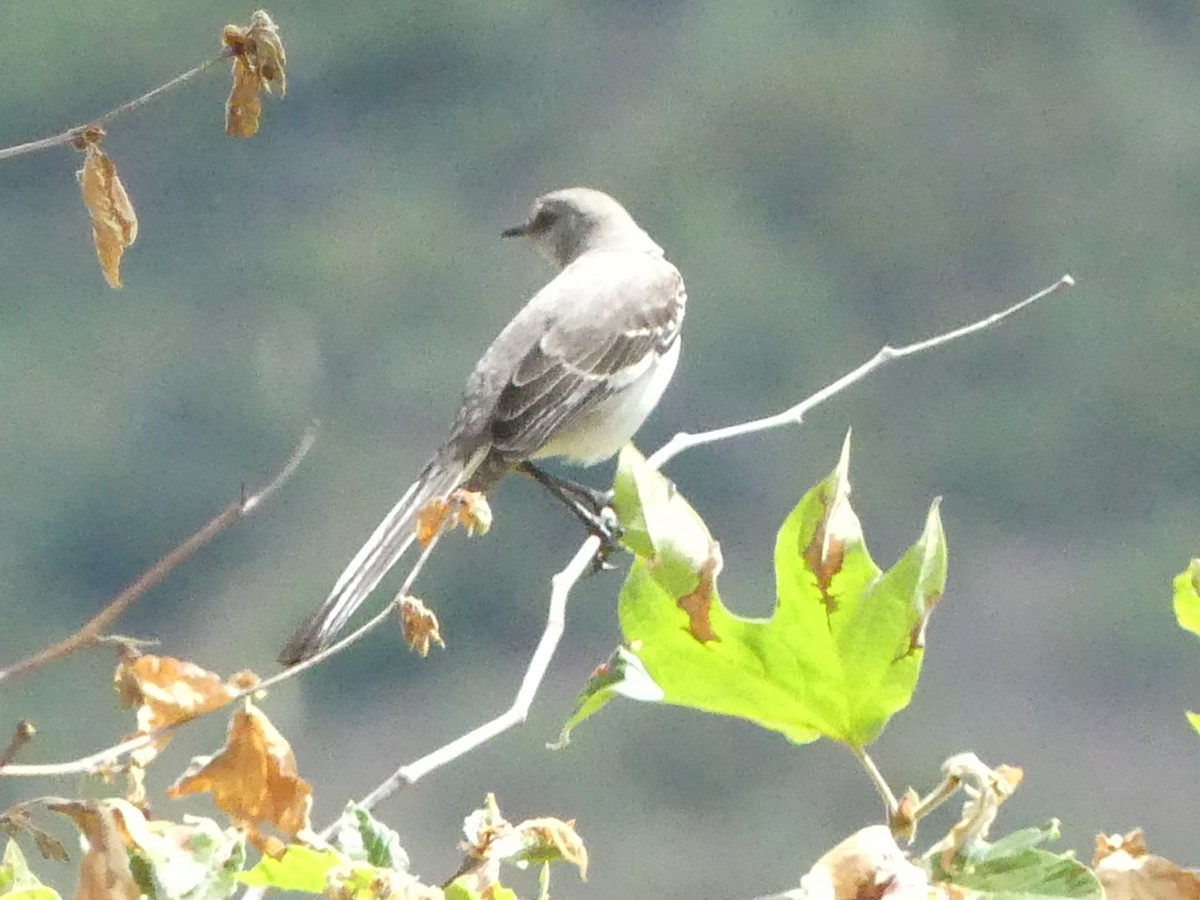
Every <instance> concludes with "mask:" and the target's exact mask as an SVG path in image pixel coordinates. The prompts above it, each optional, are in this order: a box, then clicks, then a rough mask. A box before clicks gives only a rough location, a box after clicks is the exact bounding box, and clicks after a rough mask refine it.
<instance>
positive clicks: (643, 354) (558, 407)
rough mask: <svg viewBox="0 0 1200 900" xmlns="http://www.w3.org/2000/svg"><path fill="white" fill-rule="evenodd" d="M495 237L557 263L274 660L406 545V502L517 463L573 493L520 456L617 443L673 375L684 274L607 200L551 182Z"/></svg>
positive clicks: (591, 452) (355, 598)
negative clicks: (520, 218) (426, 455)
mask: <svg viewBox="0 0 1200 900" xmlns="http://www.w3.org/2000/svg"><path fill="white" fill-rule="evenodd" d="M503 236H504V237H516V236H523V237H528V238H530V239H531V240H532V241H533V242H534V244H535V246H537V248H538V249H539V250H540V251H542V252H543V253H545V254H546V255H547V256H548V257H549V258H550V259H551V260H552V261H553V262H554V263H555V265H556V266H557V267H558V268H559V270H560V271H559V273H558V274H557V275H556V276H555V277H554V279H553V280H552V281H551V282H550V283H549V284H547V285H546V286H545V287H544V288H542V289H541V290H540V291H538V292H537V293H536V294H535V295H534V296H533V298H532V299H531V300H530V301H529V302H528V303H527V304H525V307H524V309H522V310H521V311H520V312H519V313H517V315H516V317H515V318H514V319H513V320H512V321H511V322H509V323H508V325H507V327H505V329H504V330H503V331H501V332H500V334H499V336H498V337H497V338H496V339H495V340H494V341H493V342H492V345H491V346H490V347H489V348H488V349H487V352H486V353H484V354H483V358H482V359H480V360H479V363H478V364H477V365H476V366H475V371H474V372H472V373H471V377H470V378H468V379H467V386H466V390H465V391H464V393H463V399H462V405H461V406H460V407H459V410H458V414H457V415H456V416H455V417H454V423H453V425H452V426H451V428H450V434H449V436H448V437H447V438H446V441H445V443H443V444H442V446H441V447H440V448H438V450H437V452H436V453H434V454H433V458H432V459H430V460H429V462H428V463H427V464H426V466H425V468H424V469H423V470H422V471H421V474H420V476H418V478H417V480H416V481H415V482H414V483H413V484H412V486H411V487H409V489H408V490H407V491H406V492H405V493H404V496H403V497H401V498H400V501H399V502H398V503H397V504H396V505H395V506H394V507H392V510H391V512H389V513H388V514H387V517H386V518H385V519H384V520H383V521H382V522H381V523H380V524H379V527H378V528H376V529H375V532H374V533H373V534H372V535H371V537H370V538H369V539H368V540H367V542H366V543H365V544H364V545H363V547H362V549H361V550H359V551H358V553H357V554H355V556H354V558H353V559H352V560H350V563H349V565H347V566H346V569H345V571H344V572H342V574H341V576H340V577H339V578H338V580H337V582H336V583H335V584H334V586H333V590H332V591H330V593H329V596H328V597H327V598H326V599H325V602H324V603H322V604H321V606H320V607H319V608H318V609H317V610H316V611H314V612H313V613H312V614H311V615H310V616H309V617H308V618H307V619H306V620H305V621H304V624H302V625H301V626H300V628H299V629H298V630H297V631H296V633H295V634H294V635H292V638H291V639H290V640H289V641H288V643H287V646H286V647H284V649H283V652H282V653H280V655H279V661H280V662H281V663H283V664H285V665H293V664H295V663H298V662H300V661H302V660H304V659H307V658H308V657H310V656H312V655H314V654H315V653H318V652H319V651H320V650H321V649H323V648H324V647H325V646H327V645H328V644H329V643H331V642H332V640H333V638H334V637H335V636H336V635H337V633H338V632H339V631H340V630H341V629H342V627H343V626H344V625H345V624H346V622H347V620H348V619H349V618H350V616H351V615H352V614H353V613H354V611H355V610H356V609H357V608H358V607H359V605H360V604H361V603H362V602H363V601H364V600H365V599H366V598H367V596H368V595H369V594H370V593H371V592H372V591H373V590H374V589H375V587H376V586H377V585H378V584H379V582H380V581H381V580H382V579H383V577H384V575H386V574H387V572H388V570H389V569H391V567H392V566H393V565H394V564H395V563H396V561H397V560H398V559H399V558H400V557H401V556H402V555H403V554H404V551H405V550H407V549H408V547H409V545H410V544H411V543H412V541H413V538H414V532H415V528H416V519H417V512H418V511H419V510H420V509H421V508H422V507H424V506H425V505H426V504H427V503H429V502H430V501H431V500H434V499H438V498H441V499H445V498H446V497H448V496H449V495H450V494H451V493H452V492H453V491H455V490H456V489H458V488H460V487H465V488H467V489H468V490H472V491H487V490H488V489H489V488H491V487H492V486H493V485H494V484H496V482H498V481H499V480H500V479H501V478H503V477H504V476H505V475H507V474H508V473H510V472H512V471H514V470H521V471H525V472H526V473H528V474H531V475H534V476H535V477H537V478H538V480H539V481H542V482H543V483H544V484H546V485H547V486H549V487H551V488H552V489H555V488H559V490H556V493H559V495H560V499H564V500H566V501H567V502H568V503H571V502H572V501H571V499H570V497H567V496H563V491H562V490H561V488H562V486H563V485H567V486H569V485H570V483H569V482H563V481H561V480H558V479H554V478H551V477H550V476H547V475H545V474H544V473H542V472H540V470H537V469H535V468H533V466H532V464H531V461H532V460H535V459H542V458H545V457H562V458H563V459H565V460H567V461H568V462H572V463H577V464H580V465H585V466H586V465H592V464H593V463H597V462H600V461H602V460H605V459H608V458H610V457H612V456H614V455H616V453H617V452H618V451H619V450H620V449H621V448H622V447H623V446H625V444H626V443H628V442H629V440H630V438H632V437H633V434H634V432H636V431H637V430H638V428H639V427H641V424H642V422H644V421H645V419H646V417H647V416H648V415H649V414H650V412H651V410H653V409H654V407H655V406H656V405H657V404H658V401H659V398H660V397H661V396H662V393H663V391H664V390H665V389H666V387H667V383H668V382H669V381H670V380H671V376H672V374H673V373H674V371H675V365H676V363H677V362H678V361H679V348H680V344H681V341H680V337H679V332H680V326H681V325H682V324H683V313H684V308H685V305H686V300H687V295H686V294H685V292H684V288H683V278H682V277H681V276H680V274H679V272H678V270H676V268H675V267H674V266H673V265H671V264H670V263H669V262H667V260H666V259H664V258H663V250H662V248H661V247H659V246H658V244H656V243H655V242H654V241H653V240H652V239H651V238H650V236H649V235H648V234H646V232H645V231H643V230H642V229H641V228H640V227H639V226H638V224H637V223H636V222H635V221H634V220H633V218H632V217H631V216H630V215H629V213H628V212H626V211H625V209H624V207H622V206H621V205H620V204H619V203H617V201H615V200H614V199H613V198H612V197H610V196H608V195H607V194H604V193H601V192H600V191H596V190H591V189H590V188H568V189H566V190H561V191H555V192H553V193H550V194H546V195H544V196H542V197H539V198H538V199H537V200H536V201H534V203H533V206H532V208H531V209H530V213H529V218H528V220H527V221H526V222H525V223H524V224H522V225H518V226H516V227H515V228H509V229H508V230H506V231H504V232H503ZM567 493H569V490H568V491H567ZM574 505H575V507H576V512H577V514H580V515H581V517H583V518H585V519H586V518H587V515H586V512H583V511H581V510H580V509H579V505H580V504H579V502H578V501H576V502H575V504H574Z"/></svg>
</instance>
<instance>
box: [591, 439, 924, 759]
mask: <svg viewBox="0 0 1200 900" xmlns="http://www.w3.org/2000/svg"><path fill="white" fill-rule="evenodd" d="M848 467H849V436H847V440H846V444H845V446H844V448H843V450H842V455H841V458H840V460H839V462H838V465H837V467H836V468H835V469H834V471H833V472H832V473H831V474H830V475H829V476H828V477H827V478H825V479H824V480H823V481H822V482H820V483H819V484H818V485H817V486H816V487H814V488H813V489H812V490H810V491H809V492H808V493H807V494H806V495H805V497H804V498H803V499H802V500H801V501H800V503H799V504H798V505H797V507H796V508H795V509H794V510H793V512H792V513H791V515H789V516H788V518H787V520H786V521H785V522H784V524H783V527H782V528H781V529H780V531H779V535H778V538H777V541H776V548H775V569H776V580H777V603H776V608H775V612H774V615H773V616H772V617H771V618H769V619H750V618H744V617H741V616H737V615H734V614H733V613H731V612H730V611H729V610H728V609H727V608H726V607H725V606H724V604H723V603H722V602H721V599H720V595H719V592H718V589H717V576H718V574H719V573H720V569H721V554H720V547H719V546H718V545H717V543H716V541H714V540H713V538H712V535H711V534H710V533H709V531H708V529H707V527H706V526H705V525H704V522H703V521H702V520H701V518H700V517H699V515H697V513H696V512H695V511H694V510H693V509H692V508H691V507H690V506H689V505H688V504H687V501H686V500H684V498H683V497H682V496H681V495H680V494H679V493H678V492H677V491H676V490H675V489H674V487H673V486H672V485H671V484H670V482H668V481H667V480H666V479H665V478H664V477H663V476H662V475H660V474H659V473H658V472H655V471H653V470H652V469H650V468H649V467H648V466H647V465H646V463H645V460H644V459H643V458H642V457H641V455H640V454H638V453H637V451H636V450H633V449H632V448H627V449H626V450H625V451H624V452H623V453H622V454H621V458H620V462H619V464H618V472H617V480H616V489H615V500H614V505H615V506H616V510H617V514H618V516H619V518H620V520H621V523H622V525H623V527H624V528H625V535H624V541H625V544H626V546H627V547H629V548H630V549H631V550H633V552H634V553H635V556H636V558H635V560H634V563H633V566H632V567H631V569H630V572H629V575H628V576H627V578H626V580H625V584H624V586H623V588H622V590H621V600H620V607H619V611H620V619H621V629H622V632H623V634H624V637H625V642H626V646H627V648H628V652H631V653H632V654H633V655H634V656H636V658H637V659H638V660H639V661H640V662H641V664H642V666H643V667H644V669H645V672H646V673H647V675H648V678H649V679H650V680H651V682H652V683H653V684H654V685H655V686H657V688H659V689H661V691H662V692H663V699H664V700H665V702H668V703H673V704H677V705H681V706H687V707H692V708H694V709H700V710H704V711H707V712H713V713H719V714H724V715H731V716H737V717H739V718H744V719H748V720H750V721H753V722H756V723H757V724H759V725H761V726H763V727H764V728H770V729H772V730H775V731H779V732H781V733H782V734H784V735H786V736H787V737H788V738H790V739H791V740H793V741H795V742H797V743H804V742H808V741H813V740H816V739H817V738H819V737H828V738H832V739H834V740H838V741H842V742H844V743H846V744H849V745H851V746H855V747H861V746H864V745H866V744H869V743H870V742H871V741H873V740H874V739H875V738H876V737H877V736H878V735H879V733H880V731H881V730H882V729H883V727H884V725H885V724H886V723H887V720H888V719H889V718H890V716H891V715H892V714H894V713H895V712H896V711H898V710H899V709H902V708H903V707H904V706H905V705H906V704H907V703H908V702H909V700H910V699H911V697H912V692H913V690H914V688H915V687H916V681H917V676H918V675H919V673H920V666H921V659H922V656H923V653H924V629H925V623H926V621H927V619H928V616H929V613H930V612H931V611H932V609H933V606H934V605H935V604H936V602H937V600H938V598H939V597H940V596H941V593H942V589H943V587H944V584H945V576H946V545H945V537H944V535H943V533H942V528H941V521H940V519H939V517H938V504H937V503H936V502H935V503H934V504H933V506H932V507H931V509H930V511H929V516H928V518H927V520H926V525H925V529H924V532H923V533H922V535H921V537H920V538H919V539H918V541H917V542H916V543H915V544H914V545H913V546H912V547H911V548H910V549H909V550H908V552H907V553H905V555H904V556H903V557H902V558H901V559H900V561H899V562H897V563H896V565H895V566H893V567H892V568H891V569H890V570H888V571H887V572H881V571H880V569H879V567H878V566H876V565H875V563H874V561H873V560H872V559H871V556H870V553H869V552H868V551H867V547H866V543H865V542H864V540H863V535H862V529H861V526H860V525H859V521H858V517H857V516H856V515H855V513H854V510H853V509H852V508H851V506H850V499H849V497H850V487H849V480H848ZM604 687H605V689H606V690H608V691H609V696H611V693H612V692H613V686H612V685H606V686H604ZM603 699H607V697H605V698H603ZM589 702H590V703H591V705H590V706H589V707H588V708H586V709H585V708H584V706H585V704H587V703H589ZM599 705H601V704H600V703H596V702H594V700H593V698H592V697H591V696H589V695H588V694H587V693H586V692H585V695H584V697H583V698H581V706H580V708H579V709H577V710H576V714H575V715H574V716H573V717H572V720H571V723H569V724H577V723H578V721H581V720H582V719H583V718H586V716H587V715H590V714H591V712H594V711H595V709H596V708H598V706H599Z"/></svg>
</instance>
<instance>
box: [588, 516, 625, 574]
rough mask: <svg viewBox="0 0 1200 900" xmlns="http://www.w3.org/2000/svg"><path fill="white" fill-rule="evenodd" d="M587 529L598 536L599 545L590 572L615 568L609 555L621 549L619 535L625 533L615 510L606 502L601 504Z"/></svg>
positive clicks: (594, 572)
mask: <svg viewBox="0 0 1200 900" xmlns="http://www.w3.org/2000/svg"><path fill="white" fill-rule="evenodd" d="M589 530H590V531H591V533H592V534H594V535H595V536H596V537H598V538H600V547H599V548H598V549H597V550H596V555H595V556H594V557H592V568H591V574H593V575H595V574H596V573H597V572H603V571H606V570H609V569H615V568H616V564H615V563H613V562H612V561H611V557H612V555H613V554H614V553H616V552H617V551H619V550H621V549H622V547H621V536H622V535H623V534H624V533H625V529H623V528H622V527H621V523H620V522H619V521H618V520H617V513H616V511H615V510H614V509H613V508H612V507H611V506H609V505H607V504H606V505H604V506H602V507H601V508H600V509H599V510H598V511H597V513H596V519H595V521H594V522H593V523H592V527H591V528H590V529H589Z"/></svg>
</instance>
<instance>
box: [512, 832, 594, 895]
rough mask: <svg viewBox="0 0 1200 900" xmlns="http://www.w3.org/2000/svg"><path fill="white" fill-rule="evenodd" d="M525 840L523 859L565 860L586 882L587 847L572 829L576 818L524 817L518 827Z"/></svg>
mask: <svg viewBox="0 0 1200 900" xmlns="http://www.w3.org/2000/svg"><path fill="white" fill-rule="evenodd" d="M517 832H518V833H519V834H520V835H521V837H522V838H523V840H524V843H525V849H524V851H523V852H522V854H521V857H522V859H525V860H528V861H529V862H553V861H555V860H559V859H562V860H566V861H567V862H569V863H571V864H572V865H574V866H575V867H576V868H578V869H579V877H580V879H582V880H583V881H587V865H588V857H587V848H586V847H585V846H584V845H583V839H582V838H581V837H580V836H579V833H578V832H577V831H576V830H575V820H574V819H570V820H568V821H566V822H564V821H563V820H562V819H554V818H549V817H542V818H538V819H526V820H525V821H524V822H522V823H521V824H520V825H518V826H517Z"/></svg>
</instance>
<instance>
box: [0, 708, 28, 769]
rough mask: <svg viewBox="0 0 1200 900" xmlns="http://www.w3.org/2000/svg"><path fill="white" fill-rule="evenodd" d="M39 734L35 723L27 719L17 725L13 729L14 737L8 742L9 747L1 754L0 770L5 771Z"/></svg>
mask: <svg viewBox="0 0 1200 900" xmlns="http://www.w3.org/2000/svg"><path fill="white" fill-rule="evenodd" d="M35 734H37V729H36V728H34V727H33V723H32V722H29V721H28V720H26V719H22V720H21V721H20V722H18V723H17V727H16V728H15V729H13V736H12V738H11V739H10V740H9V742H8V746H7V747H5V748H4V750H3V752H0V769H3V768H4V767H5V766H6V765H8V763H9V762H10V761H11V760H12V758H13V757H14V756H16V755H17V752H18V751H19V750H20V749H21V748H22V747H24V746H25V745H26V744H28V743H29V742H30V741H31V740H33V736H34V735H35Z"/></svg>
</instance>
